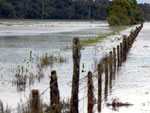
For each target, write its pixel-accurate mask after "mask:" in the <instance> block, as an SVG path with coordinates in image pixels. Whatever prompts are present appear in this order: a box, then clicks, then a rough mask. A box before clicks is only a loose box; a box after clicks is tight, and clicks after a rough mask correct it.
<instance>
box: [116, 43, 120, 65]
mask: <svg viewBox="0 0 150 113" xmlns="http://www.w3.org/2000/svg"><path fill="white" fill-rule="evenodd" d="M117 61H118V67H119V66H120V51H119V45H117Z"/></svg>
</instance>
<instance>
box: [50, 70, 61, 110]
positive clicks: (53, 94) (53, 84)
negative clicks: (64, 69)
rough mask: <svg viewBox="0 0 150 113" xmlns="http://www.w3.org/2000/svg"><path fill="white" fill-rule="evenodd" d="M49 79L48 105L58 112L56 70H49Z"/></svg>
mask: <svg viewBox="0 0 150 113" xmlns="http://www.w3.org/2000/svg"><path fill="white" fill-rule="evenodd" d="M50 78H51V80H50V106H51V107H52V108H53V110H54V111H56V112H59V110H60V109H59V107H58V106H59V101H60V95H59V89H58V83H57V73H56V71H52V72H51V77H50Z"/></svg>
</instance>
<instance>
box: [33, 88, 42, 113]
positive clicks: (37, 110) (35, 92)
mask: <svg viewBox="0 0 150 113" xmlns="http://www.w3.org/2000/svg"><path fill="white" fill-rule="evenodd" d="M39 101H40V100H39V91H38V90H35V89H34V90H32V99H31V113H40V102H39Z"/></svg>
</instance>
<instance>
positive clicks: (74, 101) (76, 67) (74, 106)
mask: <svg viewBox="0 0 150 113" xmlns="http://www.w3.org/2000/svg"><path fill="white" fill-rule="evenodd" d="M80 58H81V53H80V41H79V38H74V39H73V80H72V94H71V102H70V104H71V107H70V112H71V113H78V112H79V110H78V92H79V75H80Z"/></svg>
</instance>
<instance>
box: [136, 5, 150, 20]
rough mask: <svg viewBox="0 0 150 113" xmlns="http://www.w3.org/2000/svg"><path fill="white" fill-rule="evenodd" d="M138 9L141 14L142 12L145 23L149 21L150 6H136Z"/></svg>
mask: <svg viewBox="0 0 150 113" xmlns="http://www.w3.org/2000/svg"><path fill="white" fill-rule="evenodd" d="M138 7H140V8H141V9H142V10H143V12H144V18H145V19H146V20H147V21H150V4H147V3H145V4H138Z"/></svg>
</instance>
